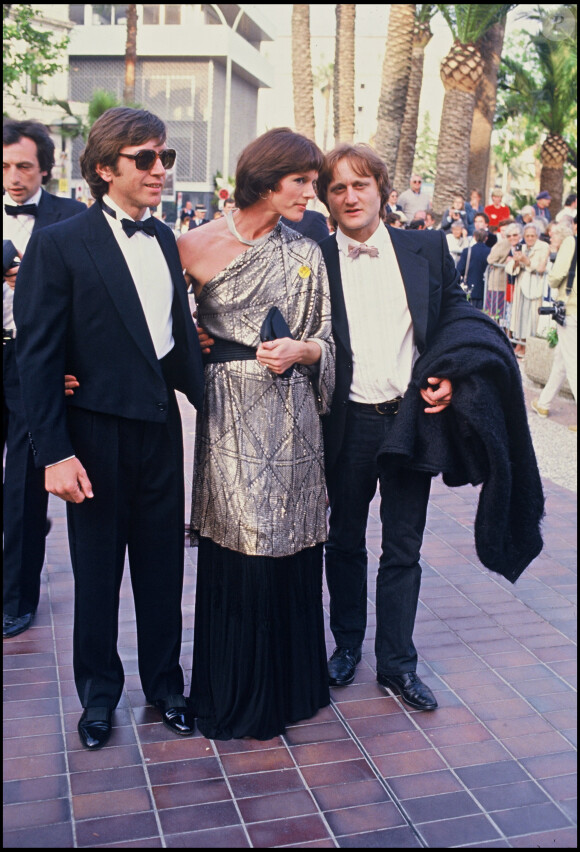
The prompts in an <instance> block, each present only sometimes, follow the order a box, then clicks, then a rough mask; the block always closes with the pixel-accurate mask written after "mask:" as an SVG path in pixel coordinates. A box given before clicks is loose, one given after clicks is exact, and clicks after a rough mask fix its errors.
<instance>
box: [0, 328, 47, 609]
mask: <svg viewBox="0 0 580 852" xmlns="http://www.w3.org/2000/svg"><path fill="white" fill-rule="evenodd" d="M15 345H16V341H15V340H8V341H6V342H5V343H4V346H3V348H2V354H3V365H2V366H3V378H4V411H3V426H4V435H3V438H4V446H5V449H6V460H5V466H4V489H3V495H4V505H3V524H4V550H3V556H4V567H3V575H4V576H3V596H4V606H3V609H4V613H5V614H6V615H11V616H15V617H18V616H21V615H25V614H26V613H29V612H35V611H36V608H37V607H38V601H39V598H40V575H41V572H42V566H43V564H44V551H45V542H46V516H47V509H48V492H47V491H46V490H45V488H44V470H38V469H37V468H35V466H34V460H33V456H32V450H31V449H30V444H29V441H28V427H27V425H26V419H25V415H24V405H23V402H22V395H21V392H20V380H19V377H18V370H17V367H16V354H15Z"/></svg>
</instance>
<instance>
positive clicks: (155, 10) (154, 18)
mask: <svg viewBox="0 0 580 852" xmlns="http://www.w3.org/2000/svg"><path fill="white" fill-rule="evenodd" d="M160 8H161V7H160V6H143V23H144V24H158V23H159V10H160Z"/></svg>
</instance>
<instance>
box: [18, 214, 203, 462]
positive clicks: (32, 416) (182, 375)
mask: <svg viewBox="0 0 580 852" xmlns="http://www.w3.org/2000/svg"><path fill="white" fill-rule="evenodd" d="M154 222H155V228H156V231H157V238H158V240H159V243H160V245H161V248H162V249H163V253H164V255H165V258H166V260H167V263H168V266H169V269H170V272H171V277H172V280H173V286H174V295H173V306H172V317H173V337H174V340H175V348H174V352H175V355H176V358H175V359H172V361H174V362H175V365H176V370H175V376H174V382H173V384H174V387H175V388H176V389H177V390H180V391H182V392H183V393H185V394H186V396H187V398H188V399H189V401H190V402H191V403H192V404H193V405H195V406H196V407H197V408H199V407H200V406H201V403H202V398H203V367H202V361H201V351H200V347H199V342H198V338H197V333H196V330H195V326H194V323H193V320H192V317H191V312H190V309H189V302H188V298H187V290H186V284H185V279H184V277H183V272H182V267H181V262H180V260H179V254H178V251H177V246H176V242H175V236H174V234H173V232H172V231H171V230H170V229H169V228H168V227H167V225H164V224H163V222H161V221H159V220H158V219H154ZM17 285H18V286H17V287H16V289H15V294H14V316H15V321H16V327H17V328H18V335H17V339H16V352H17V360H18V368H19V372H20V379H21V385H22V394H23V400H24V405H25V408H26V414H27V418H28V424H29V428H30V435H31V445H32V449H33V453H34V456H35V464H36V466H37V467H43V466H45V465H47V464H52V463H54V462H57V461H60V460H62V459H65V458H67V457H69V456H71V455H73V454H74V449H73V447H72V444H71V441H70V437H69V434H68V429H67V417H66V410H67V406H68V405H70V406H76V407H79V408H86V409H89V410H90V411H96V412H101V413H105V414H112V415H116V416H120V417H127V418H132V419H139V420H149V421H155V422H165V421H166V419H167V409H168V393H167V386H166V384H165V380H164V377H163V373H162V370H161V366H160V364H159V360H158V358H157V355H156V353H155V349H154V346H153V341H152V340H151V335H150V333H149V329H148V327H147V322H146V320H145V314H144V312H143V309H142V306H141V302H140V300H139V296H138V294H137V290H136V287H135V285H134V283H133V279H132V278H131V275H130V273H129V268H128V266H127V264H126V262H125V258H124V257H123V254H122V252H121V250H120V248H119V245H118V243H117V241H116V239H115V236H114V234H113V232H112V231H111V228H110V226H109V225H108V223H107V222H106V221H105V214H104V213H103V212H102V210H101V208H100V206H99V205H98V204H94V205H93V206H92V207H91V208H89V209H88V210H87V211H86V212H84V213H81V214H80V215H78V216H74V217H73V218H72V219H69V220H67V221H66V222H62V223H59V224H58V225H53V226H51V227H48V228H43V229H42V230H40V231H38V232H37V233H33V235H32V237H31V238H30V242H29V243H28V248H27V250H26V252H25V255H24V258H23V261H22V264H21V267H20V270H19V273H18V281H17ZM39 318H42V321H41V322H39ZM65 373H71V374H72V375H74V376H76V377H77V379H78V380H79V383H80V387H79V388H77V389H76V390H75V393H74V396H72V397H65V395H64V393H63V376H64V375H65Z"/></svg>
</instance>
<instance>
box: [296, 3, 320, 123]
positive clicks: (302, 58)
mask: <svg viewBox="0 0 580 852" xmlns="http://www.w3.org/2000/svg"><path fill="white" fill-rule="evenodd" d="M292 88H293V93H294V125H295V127H296V130H297V132H298V133H303V134H304V135H305V136H308V138H309V139H314V136H315V122H314V87H313V83H312V59H311V54H310V6H309V5H308V4H306V3H295V4H294V5H293V6H292Z"/></svg>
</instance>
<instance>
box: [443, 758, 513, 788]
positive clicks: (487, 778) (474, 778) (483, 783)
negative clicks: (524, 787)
mask: <svg viewBox="0 0 580 852" xmlns="http://www.w3.org/2000/svg"><path fill="white" fill-rule="evenodd" d="M455 771H456V773H457V776H458V777H459V778H460V780H461V781H462V782H463V783H464V784H465V786H466V787H467V788H468V789H469V790H474V789H476V788H478V787H489V786H492V785H493V786H495V785H498V784H507V783H508V782H511V781H527V780H528V775H527V774H526V772H525V771H524V769H523V768H522V766H520V764H519V763H518V762H517V761H515V760H508V761H502V762H501V763H487V764H482V765H480V766H464V767H459V768H458V769H456V770H455Z"/></svg>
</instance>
